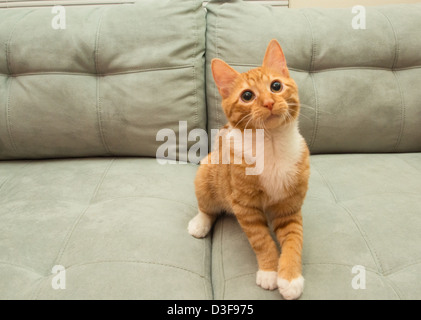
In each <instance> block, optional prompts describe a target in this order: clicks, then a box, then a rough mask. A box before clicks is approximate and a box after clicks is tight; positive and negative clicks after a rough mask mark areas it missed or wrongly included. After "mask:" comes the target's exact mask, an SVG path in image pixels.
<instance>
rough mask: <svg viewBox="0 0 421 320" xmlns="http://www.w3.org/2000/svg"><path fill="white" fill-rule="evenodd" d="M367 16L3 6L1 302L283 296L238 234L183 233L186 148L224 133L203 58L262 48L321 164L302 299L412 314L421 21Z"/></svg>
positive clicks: (178, 4) (418, 217) (244, 65)
mask: <svg viewBox="0 0 421 320" xmlns="http://www.w3.org/2000/svg"><path fill="white" fill-rule="evenodd" d="M365 9H366V10H365V15H366V16H365V18H366V28H365V29H364V28H363V29H358V28H357V29H356V28H354V25H353V19H355V17H356V15H357V13H355V12H353V11H352V9H351V8H348V9H287V8H277V7H271V6H267V5H260V4H253V3H247V2H242V1H229V2H228V1H211V2H209V3H208V4H207V6H206V10H205V9H204V7H203V6H202V2H201V1H198V0H197V1H194V0H191V1H185V0H183V1H180V0H179V1H176V0H168V1H155V0H142V1H137V2H136V3H135V4H122V5H99V6H98V5H97V6H94V5H92V6H91V5H84V6H69V7H65V23H64V20H63V19H62V20H61V23H63V26H64V28H62V29H60V28H54V27H53V26H52V19H54V18H55V17H57V14H58V13H57V11H55V12H52V10H51V7H41V8H18V9H0V43H1V47H2V50H0V160H1V161H0V299H164V300H166V299H207V300H208V299H218V300H223V299H282V298H281V295H280V294H279V292H277V291H265V290H263V289H261V288H260V287H258V286H257V285H256V282H255V277H256V271H257V263H256V259H255V255H254V253H253V252H252V249H251V247H250V245H249V243H248V241H247V239H246V237H245V235H244V234H243V232H242V230H241V229H240V227H239V225H238V223H237V222H236V220H235V219H234V218H233V217H231V216H223V217H221V218H219V219H218V221H217V223H216V224H215V226H214V228H213V230H212V232H211V234H210V235H208V236H207V237H206V238H205V239H200V240H199V239H195V238H193V237H191V236H190V235H189V234H188V232H187V224H188V222H189V220H190V219H191V218H192V217H193V216H195V214H196V213H197V210H198V209H197V202H196V198H195V195H194V185H193V180H194V177H195V173H196V170H197V164H196V163H192V162H195V161H192V159H193V158H194V157H192V155H193V153H190V154H189V151H190V150H191V149H193V148H195V147H196V148H197V147H200V150H203V149H206V147H207V146H208V143H209V141H208V140H207V139H206V135H204V134H203V133H205V132H209V133H210V131H211V129H216V128H219V127H221V126H222V125H224V123H225V116H224V114H223V112H222V109H221V107H220V97H219V94H218V92H217V90H216V88H215V85H214V82H213V79H212V75H211V72H210V61H211V59H213V58H216V57H217V58H221V59H223V60H225V61H226V62H228V63H229V64H231V65H232V66H233V67H234V68H235V69H237V70H238V71H246V70H248V69H250V68H253V67H256V66H258V65H260V64H261V61H262V58H263V55H264V52H265V49H266V46H267V44H268V43H269V41H270V40H271V39H273V38H275V39H277V40H278V41H279V42H280V44H281V45H282V46H283V49H284V52H285V55H286V58H287V61H288V65H289V68H290V70H291V75H292V77H293V78H294V79H295V80H296V82H297V84H298V87H299V90H300V99H301V102H302V104H303V107H302V108H301V116H300V130H301V132H302V134H303V136H304V137H305V139H306V141H307V143H308V145H309V148H310V150H311V153H312V156H311V178H310V188H309V192H308V195H307V198H306V201H305V204H304V207H303V218H304V249H303V276H304V278H305V287H304V293H303V295H302V297H301V299H421V232H420V230H421V33H420V30H421V4H415V5H392V6H384V7H367V8H365ZM363 13H364V12H363ZM360 14H362V13H361V12H360ZM56 22H57V20H56ZM162 130H164V131H162ZM169 132H174V137H175V138H174V137H173V138H174V139H176V143H171V142H174V141H173V140H174V139H170V134H169ZM192 132H193V134H191V135H190V133H192ZM209 140H210V139H209ZM163 145H164V146H165V147H166V148H167V152H166V153H165V158H164V159H163V161H160V162H158V161H157V159H155V157H156V154H157V150H158V149H159V148H162V146H163ZM200 150H199V151H200ZM161 160H162V159H161ZM186 160H187V163H186V162H185V161H186Z"/></svg>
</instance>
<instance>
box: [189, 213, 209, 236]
mask: <svg viewBox="0 0 421 320" xmlns="http://www.w3.org/2000/svg"><path fill="white" fill-rule="evenodd" d="M211 228H212V219H211V218H210V217H209V216H208V215H206V214H205V213H203V212H201V211H199V213H198V214H197V215H196V216H195V217H194V218H193V219H191V220H190V222H189V226H188V231H189V233H190V234H191V235H192V236H193V237H195V238H198V239H200V238H204V237H206V235H207V234H208V233H209V231H210V229H211Z"/></svg>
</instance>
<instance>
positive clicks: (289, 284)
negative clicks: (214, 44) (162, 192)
mask: <svg viewBox="0 0 421 320" xmlns="http://www.w3.org/2000/svg"><path fill="white" fill-rule="evenodd" d="M212 73H213V77H214V79H215V83H216V86H217V88H218V90H219V93H220V94H221V96H222V108H223V110H224V112H225V115H226V116H227V118H228V121H229V122H228V124H227V125H226V126H225V127H224V128H225V129H226V130H227V131H228V132H229V131H234V130H237V129H239V130H241V131H239V132H240V133H242V134H243V138H244V140H247V139H250V136H249V138H247V137H246V136H245V135H244V130H245V129H252V132H253V135H252V139H255V138H256V136H257V134H256V133H257V132H258V130H259V129H260V130H264V131H263V132H264V145H263V146H259V145H258V143H257V142H258V141H255V142H254V144H252V145H253V148H252V150H250V148H248V149H247V148H245V141H243V145H242V147H243V149H244V150H243V153H242V161H240V162H235V163H234V162H233V161H232V159H233V158H234V154H233V150H231V149H233V148H230V150H229V152H230V154H231V157H230V159H231V162H230V163H229V164H212V161H211V160H212V157H214V156H215V154H212V153H219V154H216V156H217V158H219V159H221V158H222V152H223V151H224V150H223V149H224V147H223V145H222V144H221V141H218V142H217V144H216V145H217V147H219V148H217V150H214V151H213V152H211V153H210V154H209V155H208V157H207V158H205V159H204V160H202V162H201V165H200V167H199V169H198V172H197V176H196V180H195V186H196V196H197V200H198V204H199V213H198V215H197V216H196V217H195V218H193V219H192V220H191V221H190V223H189V227H188V230H189V232H190V234H191V235H193V236H195V237H197V238H202V237H205V236H206V235H207V233H208V232H209V230H210V229H211V227H212V224H213V223H214V221H215V219H216V218H217V216H218V215H219V214H220V213H221V212H227V213H233V214H234V215H235V216H236V218H237V220H238V222H239V224H240V226H241V227H242V229H243V230H244V232H245V234H246V235H247V238H248V240H249V242H250V244H251V246H252V248H253V250H254V252H255V253H256V257H257V262H258V266H259V270H258V272H257V279H256V282H257V284H258V285H259V286H261V287H262V288H264V289H268V290H274V289H276V288H278V289H279V292H280V293H281V294H282V295H283V297H284V298H286V299H296V298H298V297H299V296H300V295H301V293H302V291H303V287H304V278H303V277H302V275H301V252H302V246H303V227H302V215H301V206H302V204H303V201H304V198H305V195H306V192H307V187H308V179H309V175H310V166H309V151H308V148H307V145H306V143H305V141H304V139H303V137H302V136H301V134H300V133H299V130H298V125H297V122H298V121H297V119H298V114H299V109H300V107H299V98H298V89H297V85H296V84H295V82H294V80H292V79H291V78H290V76H289V71H288V68H287V65H286V61H285V56H284V54H283V52H282V49H281V46H280V45H279V43H278V42H277V41H276V40H272V41H271V42H270V43H269V46H268V48H267V50H266V54H265V57H264V60H263V64H262V66H261V67H259V68H256V69H253V70H250V71H248V72H245V73H242V74H240V73H238V72H237V71H235V70H234V69H232V68H231V67H230V66H229V65H228V64H226V63H225V62H223V61H222V60H219V59H213V60H212ZM260 132H262V131H260ZM220 136H221V135H220ZM222 136H223V135H222ZM222 138H223V137H222ZM218 139H219V137H218ZM221 146H222V147H221ZM229 147H232V143H231V144H230V143H228V148H229ZM226 148H227V144H226V145H225V149H226ZM234 149H235V148H234ZM247 153H249V154H247ZM250 153H253V154H254V155H255V156H256V157H257V158H258V157H259V156H260V157H262V158H263V160H264V162H263V163H264V166H263V168H262V170H260V171H259V173H260V174H254V175H253V174H246V170H245V169H246V168H250V167H252V166H253V165H250V164H248V163H250V162H248V163H247V162H246V158H247V157H248V156H251V154H250ZM213 163H215V161H213ZM256 163H257V162H256ZM269 225H271V226H272V228H273V230H274V233H275V235H276V237H277V239H278V241H279V243H280V244H281V247H282V254H281V256H280V258H279V252H278V248H277V246H276V244H275V242H274V240H273V238H272V237H271V235H270V230H269Z"/></svg>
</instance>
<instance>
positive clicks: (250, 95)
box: [241, 90, 254, 102]
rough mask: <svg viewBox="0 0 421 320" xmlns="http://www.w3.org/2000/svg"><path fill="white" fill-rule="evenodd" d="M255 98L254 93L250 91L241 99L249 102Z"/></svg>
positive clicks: (242, 95)
mask: <svg viewBox="0 0 421 320" xmlns="http://www.w3.org/2000/svg"><path fill="white" fill-rule="evenodd" d="M253 98H254V93H253V92H251V91H250V90H246V91H244V92H243V93H242V94H241V99H242V100H243V101H244V102H249V101H251V100H252V99H253Z"/></svg>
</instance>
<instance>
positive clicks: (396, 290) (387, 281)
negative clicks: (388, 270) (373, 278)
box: [381, 275, 404, 300]
mask: <svg viewBox="0 0 421 320" xmlns="http://www.w3.org/2000/svg"><path fill="white" fill-rule="evenodd" d="M381 279H382V282H383V283H385V284H387V285H389V286H390V287H391V288H392V290H393V292H394V293H395V294H396V296H397V297H398V298H399V300H403V298H402V297H403V296H404V295H403V294H402V292H401V290H400V289H399V287H398V286H397V285H396V284H395V283H394V282H393V281H392V280H391V279H389V278H388V277H386V276H384V275H383V276H382V278H381Z"/></svg>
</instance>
